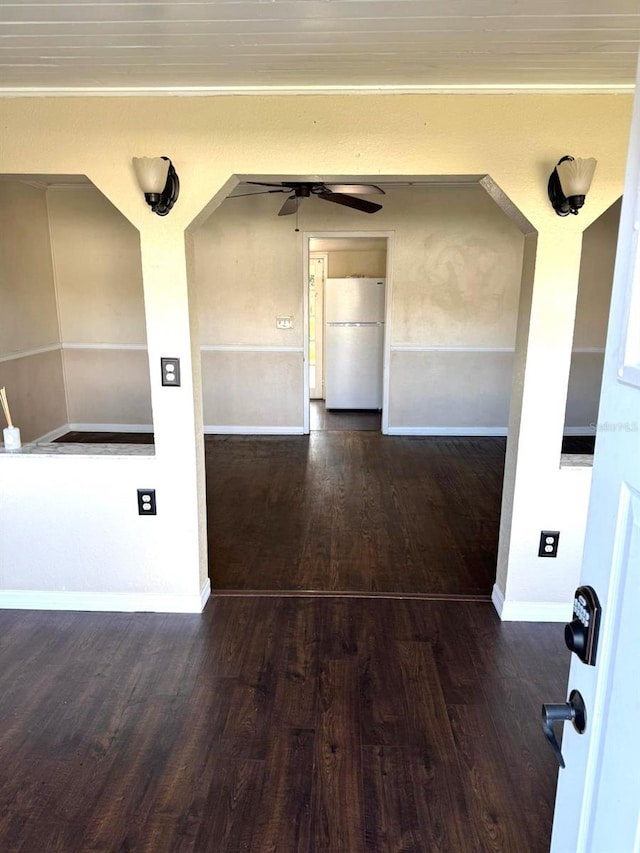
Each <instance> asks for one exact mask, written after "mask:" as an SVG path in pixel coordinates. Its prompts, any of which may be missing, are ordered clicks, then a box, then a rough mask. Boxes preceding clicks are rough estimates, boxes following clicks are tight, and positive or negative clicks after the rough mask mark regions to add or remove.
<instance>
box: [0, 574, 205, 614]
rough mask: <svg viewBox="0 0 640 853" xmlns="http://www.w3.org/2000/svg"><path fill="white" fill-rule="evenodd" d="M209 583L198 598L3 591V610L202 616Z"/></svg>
mask: <svg viewBox="0 0 640 853" xmlns="http://www.w3.org/2000/svg"><path fill="white" fill-rule="evenodd" d="M210 594H211V588H210V584H209V581H208V580H207V582H206V583H205V584H204V586H203V587H202V589H201V590H200V592H199V593H196V594H195V595H177V594H173V593H156V592H59V591H55V592H53V591H51V592H49V591H46V590H35V589H3V590H0V609H2V610H84V611H91V612H116V613H202V610H203V608H204V605H205V604H206V602H207V599H208V598H209V595H210Z"/></svg>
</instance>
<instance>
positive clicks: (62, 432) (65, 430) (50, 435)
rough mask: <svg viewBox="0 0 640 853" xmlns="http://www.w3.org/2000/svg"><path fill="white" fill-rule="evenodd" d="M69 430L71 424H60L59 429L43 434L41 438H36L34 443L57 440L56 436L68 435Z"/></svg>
mask: <svg viewBox="0 0 640 853" xmlns="http://www.w3.org/2000/svg"><path fill="white" fill-rule="evenodd" d="M68 432H69V425H68V424H64V426H60V427H58V428H57V429H52V430H51V432H46V433H45V434H44V435H41V436H40V438H36V439H35V442H34V443H43V444H46V443H47V442H49V441H55V440H56V438H60V436H63V435H66V433H68Z"/></svg>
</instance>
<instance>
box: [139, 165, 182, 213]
mask: <svg viewBox="0 0 640 853" xmlns="http://www.w3.org/2000/svg"><path fill="white" fill-rule="evenodd" d="M162 159H163V160H169V158H168V157H163V158H162ZM179 195H180V179H179V178H178V175H177V174H176V170H175V169H174V168H173V163H172V162H171V160H169V172H168V173H167V182H166V184H165V185H164V189H163V190H162V192H161V193H145V194H144V197H145V199H146V202H147V204H148V205H149V207H150V208H151V210H152V211H153V212H154V213H157V214H158V216H166V215H167V213H169V211H170V210H171V208H172V207H173V205H174V204H175V203H176V201H177V200H178V196H179Z"/></svg>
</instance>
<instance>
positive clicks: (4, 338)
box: [0, 180, 67, 442]
mask: <svg viewBox="0 0 640 853" xmlns="http://www.w3.org/2000/svg"><path fill="white" fill-rule="evenodd" d="M59 343H60V337H59V333H58V314H57V309H56V294H55V284H54V277H53V266H52V262H51V243H50V240H49V221H48V217H47V200H46V194H45V192H44V190H43V189H39V188H37V187H33V186H30V185H28V184H26V183H24V182H19V181H17V180H16V181H6V182H5V181H3V182H0V357H2V356H8V355H16V358H14V359H12V360H9V361H0V387H1V386H5V387H6V389H7V396H8V399H9V405H10V407H11V416H12V419H13V422H14V423H15V425H16V426H17V427H19V428H20V437H21V439H22V441H23V442H27V441H32V440H33V439H35V438H40V437H41V436H42V435H46V434H47V433H49V432H51V431H52V430H55V429H57V428H58V427H61V426H63V425H64V424H65V423H66V422H67V417H66V402H65V393H64V383H63V375H62V360H61V355H60V350H59V349H56V350H53V351H51V352H46V353H40V354H37V355H28V354H27V353H28V351H29V350H33V349H38V348H40V347H47V346H53V347H58V346H59ZM21 353H25V355H24V356H22V357H20V354H21ZM0 424H1V425H2V426H3V427H4V426H5V423H4V418H3V416H2V415H0Z"/></svg>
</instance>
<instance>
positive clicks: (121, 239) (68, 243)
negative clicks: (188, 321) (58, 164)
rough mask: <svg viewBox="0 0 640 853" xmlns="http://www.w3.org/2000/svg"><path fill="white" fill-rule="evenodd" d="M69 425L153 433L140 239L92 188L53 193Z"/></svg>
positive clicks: (50, 197) (55, 189)
mask: <svg viewBox="0 0 640 853" xmlns="http://www.w3.org/2000/svg"><path fill="white" fill-rule="evenodd" d="M47 196H48V208H49V219H50V225H51V240H52V249H53V259H54V266H55V276H56V284H57V294H58V310H59V316H60V338H61V342H62V357H63V361H64V372H65V382H66V391H67V405H68V416H69V423H70V424H71V425H72V426H75V427H76V428H87V429H91V428H95V429H99V428H107V429H110V428H114V429H116V428H121V429H129V430H135V429H136V428H138V427H139V428H140V429H141V430H144V429H148V428H149V427H150V426H151V424H152V422H153V418H152V412H151V387H150V382H149V365H148V357H147V351H146V326H145V311H144V295H143V287H142V267H141V260H140V239H139V234H138V231H137V229H136V228H135V227H134V226H133V225H132V224H131V223H130V222H129V221H128V220H127V219H125V217H124V216H123V215H122V214H121V213H120V212H119V211H118V210H117V209H116V208H115V207H114V206H113V205H112V204H111V202H110V201H109V200H108V199H107V198H105V196H104V195H103V194H102V193H101V192H100V191H99V190H98V189H97V188H96V187H94V186H93V185H91V184H77V185H76V184H72V185H64V186H61V187H57V186H55V185H53V186H51V187H50V188H49V190H48V192H47Z"/></svg>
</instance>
